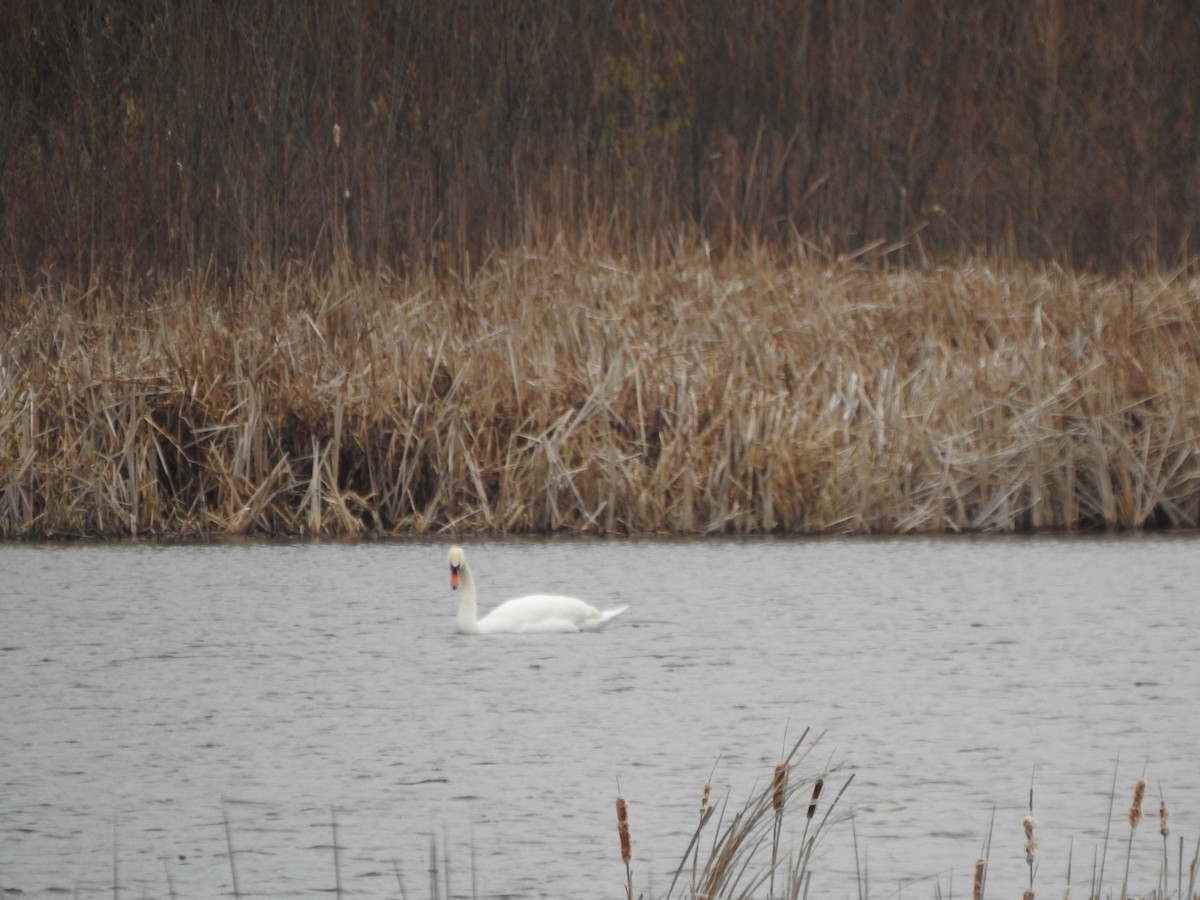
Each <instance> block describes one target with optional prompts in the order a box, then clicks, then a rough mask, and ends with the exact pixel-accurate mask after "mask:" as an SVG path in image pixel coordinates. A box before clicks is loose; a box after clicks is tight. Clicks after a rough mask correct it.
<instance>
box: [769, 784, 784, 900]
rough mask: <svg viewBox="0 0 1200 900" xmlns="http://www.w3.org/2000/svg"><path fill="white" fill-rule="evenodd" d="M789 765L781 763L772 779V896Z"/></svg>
mask: <svg viewBox="0 0 1200 900" xmlns="http://www.w3.org/2000/svg"><path fill="white" fill-rule="evenodd" d="M788 768H789V766H788V764H787V762H786V761H784V762H781V763H780V764H779V765H777V766H776V767H775V775H774V777H773V778H772V779H771V808H772V809H773V810H775V830H774V834H773V835H772V840H771V885H770V888H769V891H770V896H774V895H775V866H776V863H777V862H778V860H779V837H780V834H781V833H782V831H783V808H784V806H785V804H786V802H787V784H788Z"/></svg>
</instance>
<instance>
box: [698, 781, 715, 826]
mask: <svg viewBox="0 0 1200 900" xmlns="http://www.w3.org/2000/svg"><path fill="white" fill-rule="evenodd" d="M711 791H712V779H711V778H710V779H709V780H708V781H706V782H704V792H703V793H702V794H701V795H700V815H701V817H703V816H704V814H705V813H706V812H708V795H709V793H710V792H711Z"/></svg>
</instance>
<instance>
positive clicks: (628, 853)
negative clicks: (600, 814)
mask: <svg viewBox="0 0 1200 900" xmlns="http://www.w3.org/2000/svg"><path fill="white" fill-rule="evenodd" d="M617 837H618V838H620V840H621V862H623V863H624V864H625V897H626V900H633V870H632V869H631V868H630V867H629V861H630V860H631V859H633V842H632V841H631V840H630V839H629V807H628V805H627V804H626V803H625V798H624V797H622V796H620V795H618V796H617Z"/></svg>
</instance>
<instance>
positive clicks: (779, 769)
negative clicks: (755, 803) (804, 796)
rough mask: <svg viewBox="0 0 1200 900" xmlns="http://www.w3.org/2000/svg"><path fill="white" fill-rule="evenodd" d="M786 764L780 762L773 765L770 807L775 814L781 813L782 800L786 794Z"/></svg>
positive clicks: (779, 814)
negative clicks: (773, 773)
mask: <svg viewBox="0 0 1200 900" xmlns="http://www.w3.org/2000/svg"><path fill="white" fill-rule="evenodd" d="M787 782H788V764H787V763H785V762H781V763H780V764H779V765H777V766H776V767H775V777H774V778H773V779H772V780H771V807H772V808H773V809H774V810H775V815H777V816H781V815H783V800H784V796H785V795H786V794H787Z"/></svg>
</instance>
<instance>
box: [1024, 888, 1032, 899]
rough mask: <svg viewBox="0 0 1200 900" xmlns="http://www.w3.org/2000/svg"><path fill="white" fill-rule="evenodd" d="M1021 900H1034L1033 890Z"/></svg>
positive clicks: (1028, 891)
mask: <svg viewBox="0 0 1200 900" xmlns="http://www.w3.org/2000/svg"><path fill="white" fill-rule="evenodd" d="M1021 900H1033V888H1029V890H1027V891H1026V892H1025V893H1024V894H1022V895H1021Z"/></svg>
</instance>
